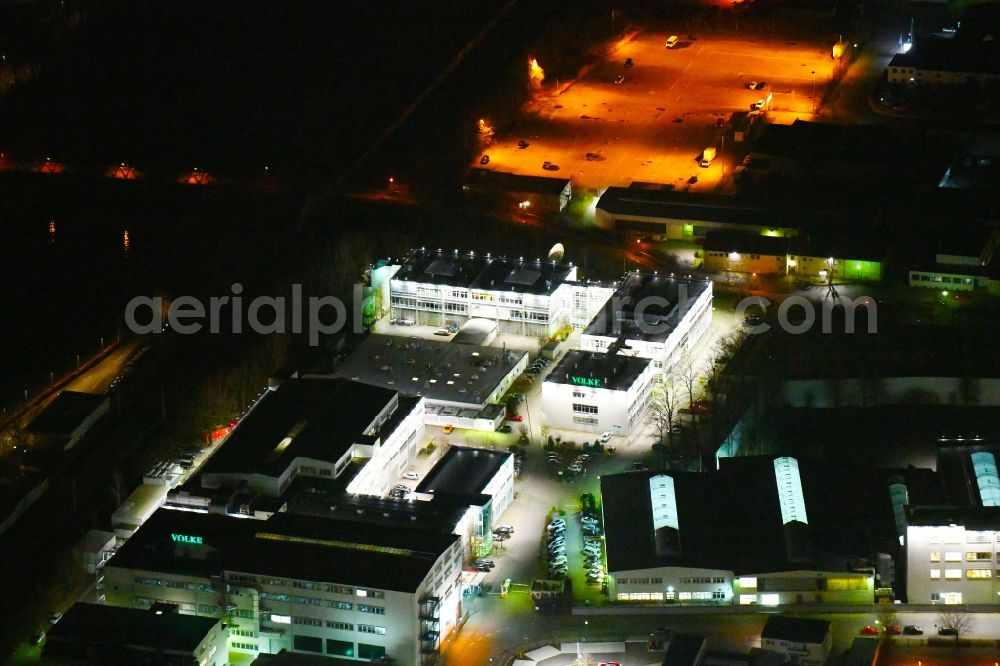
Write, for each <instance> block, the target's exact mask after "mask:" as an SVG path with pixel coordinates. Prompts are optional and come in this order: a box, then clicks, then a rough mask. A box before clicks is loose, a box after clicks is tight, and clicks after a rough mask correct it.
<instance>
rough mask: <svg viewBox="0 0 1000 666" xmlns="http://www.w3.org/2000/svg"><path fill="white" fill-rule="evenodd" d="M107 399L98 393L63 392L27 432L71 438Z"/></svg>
mask: <svg viewBox="0 0 1000 666" xmlns="http://www.w3.org/2000/svg"><path fill="white" fill-rule="evenodd" d="M107 399H108V398H107V396H105V395H99V394H96V393H81V392H79V391H62V392H61V393H59V395H58V396H56V399H55V400H53V401H52V402H50V403H49V404H48V406H47V407H46V408H45V409H43V410H42V413H41V414H39V415H38V416H36V417H35V418H34V420H32V421H31V423H30V424H28V428H27V430H28V432H31V433H34V434H38V435H53V436H56V437H70V436H71V435H72V434H73V431H74V430H76V429H77V428H79V427H80V425H81V424H82V423H83V422H84V421H85V420H86V419H87V418H88V417H89V416H90V415H91V414H93V413H94V412H95V411H97V410H98V409H100V407H101V405H103V404H104V403H105V402H106V401H107Z"/></svg>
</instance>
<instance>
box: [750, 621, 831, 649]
mask: <svg viewBox="0 0 1000 666" xmlns="http://www.w3.org/2000/svg"><path fill="white" fill-rule="evenodd" d="M829 633H830V622H829V621H828V620H812V619H809V618H803V617H790V616H788V615H770V616H768V618H767V622H766V623H764V629H763V631H761V632H760V637H761V638H772V639H775V640H779V641H790V642H795V643H822V642H823V641H824V640H826V637H827V634H829Z"/></svg>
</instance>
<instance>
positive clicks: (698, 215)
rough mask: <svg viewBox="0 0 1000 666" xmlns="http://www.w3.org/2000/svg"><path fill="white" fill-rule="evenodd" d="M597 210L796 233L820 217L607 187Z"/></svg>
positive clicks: (661, 191)
mask: <svg viewBox="0 0 1000 666" xmlns="http://www.w3.org/2000/svg"><path fill="white" fill-rule="evenodd" d="M597 208H598V209H599V210H602V211H604V212H607V213H610V214H612V215H636V216H642V217H653V218H660V219H666V220H678V221H690V222H695V223H697V222H717V223H725V224H735V225H746V226H747V227H748V228H749V227H765V228H770V229H779V228H781V229H789V228H791V229H796V228H799V227H803V226H807V225H808V223H809V222H810V221H811V220H813V219H814V218H816V217H817V216H820V214H818V213H815V212H805V211H801V210H791V211H786V210H781V209H776V208H772V207H770V206H762V205H758V204H756V203H751V202H748V201H741V200H739V199H733V198H732V197H713V196H698V195H691V194H687V193H679V192H673V191H670V190H667V189H659V190H650V189H644V188H632V187H609V188H608V189H607V190H605V192H604V194H602V195H601V198H600V199H599V200H598V202H597Z"/></svg>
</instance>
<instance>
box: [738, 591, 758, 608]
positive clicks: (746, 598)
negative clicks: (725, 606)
mask: <svg viewBox="0 0 1000 666" xmlns="http://www.w3.org/2000/svg"><path fill="white" fill-rule="evenodd" d="M740 603H741V604H742V605H744V606H747V605H749V604H755V603H757V595H756V594H741V595H740Z"/></svg>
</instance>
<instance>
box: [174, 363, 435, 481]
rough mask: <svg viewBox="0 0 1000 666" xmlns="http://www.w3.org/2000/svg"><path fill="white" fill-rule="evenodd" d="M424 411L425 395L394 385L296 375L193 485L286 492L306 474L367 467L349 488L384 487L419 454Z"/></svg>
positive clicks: (269, 394) (333, 474)
mask: <svg viewBox="0 0 1000 666" xmlns="http://www.w3.org/2000/svg"><path fill="white" fill-rule="evenodd" d="M423 414H424V405H423V399H422V398H419V397H412V396H406V395H401V394H400V393H398V392H397V391H395V390H392V389H389V388H382V387H379V386H372V385H370V384H364V383H359V382H354V381H348V380H345V379H340V378H334V379H330V378H315V377H311V378H302V379H289V380H286V381H284V382H282V383H280V384H279V385H277V386H276V387H275V388H271V389H268V390H267V391H266V392H265V394H264V396H263V397H262V398H261V399H260V400H258V401H257V402H256V403H255V404H254V406H253V407H252V408H251V409H250V411H249V412H248V413H247V414H246V415H245V416H244V417H243V418H242V419H240V421H239V423H238V424H237V425H236V427H235V428H234V429H233V431H232V432H231V433H230V435H229V437H228V439H227V440H226V441H225V442H224V443H223V444H222V446H221V447H220V448H219V450H218V451H217V452H216V453H215V454H214V455H213V456H212V457H210V458H209V459H208V461H207V462H206V463H205V465H204V466H203V467H202V468H201V470H200V471H199V473H198V475H197V477H196V481H195V483H194V484H193V485H194V486H197V485H200V486H202V487H204V488H209V489H212V488H236V487H240V486H245V487H248V488H249V489H251V490H253V491H255V492H257V493H260V494H263V495H265V496H269V497H278V496H280V495H281V494H282V493H284V491H285V490H286V489H287V488H288V486H289V484H291V482H292V481H293V480H294V479H295V478H296V477H298V476H314V477H320V478H340V477H341V476H342V475H343V474H344V473H345V472H347V471H351V472H354V471H355V470H356V468H358V467H360V469H358V470H357V473H356V474H355V475H354V477H353V478H352V479H351V481H350V483H349V484H348V487H347V490H348V492H359V493H374V494H382V493H384V492H386V491H387V490H388V489H389V483H390V479H391V478H395V476H396V475H398V473H399V472H400V471H402V469H404V468H405V467H406V466H407V465H408V464H409V463H410V461H412V460H413V459H414V457H415V456H416V443H417V432H418V431H419V430H420V429H421V428H422V427H423ZM352 463H353V464H354V466H353V468H352ZM190 485H192V484H189V486H190Z"/></svg>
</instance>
